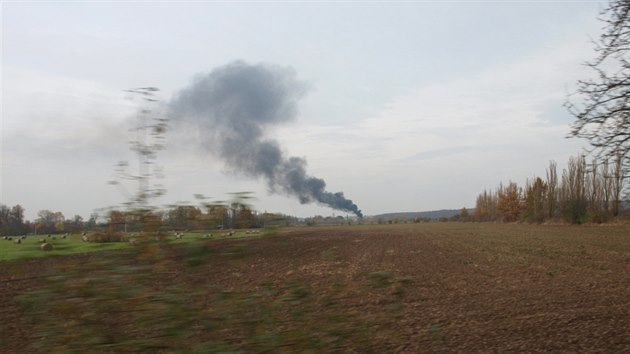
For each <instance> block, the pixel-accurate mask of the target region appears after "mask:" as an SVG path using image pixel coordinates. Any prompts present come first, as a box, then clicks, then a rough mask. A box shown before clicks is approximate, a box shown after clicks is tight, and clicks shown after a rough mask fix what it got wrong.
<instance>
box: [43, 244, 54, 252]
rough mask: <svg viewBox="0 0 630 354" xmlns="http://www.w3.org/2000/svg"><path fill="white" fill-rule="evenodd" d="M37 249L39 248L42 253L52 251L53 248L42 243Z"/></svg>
mask: <svg viewBox="0 0 630 354" xmlns="http://www.w3.org/2000/svg"><path fill="white" fill-rule="evenodd" d="M39 248H41V250H42V251H52V250H53V248H54V246H53V245H52V243H47V242H44V243H42V244H41V245H40V246H39Z"/></svg>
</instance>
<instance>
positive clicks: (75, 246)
mask: <svg viewBox="0 0 630 354" xmlns="http://www.w3.org/2000/svg"><path fill="white" fill-rule="evenodd" d="M207 233H210V232H187V233H184V237H182V238H181V239H176V238H175V237H174V236H173V235H171V234H169V236H167V237H166V241H168V242H169V243H173V244H187V243H191V242H196V241H201V240H206V241H207V240H208V238H206V237H205V236H204V235H206V234H207ZM224 233H225V232H216V231H214V232H213V233H212V234H213V239H223V238H226V237H225V236H221V235H222V234H224ZM131 234H132V233H130V235H131ZM260 235H261V234H260V233H257V234H253V233H246V232H245V231H239V232H235V233H234V234H233V235H231V236H229V238H241V237H253V236H260ZM16 239H20V241H21V243H20V244H16V243H15V242H14V241H15V240H16ZM40 240H46V242H47V243H50V244H52V245H53V247H54V248H53V250H51V251H43V250H42V249H41V248H40V245H41V242H40ZM129 247H131V245H130V244H129V243H128V242H102V243H97V242H84V241H83V240H82V238H81V234H68V235H67V236H66V237H65V238H63V234H51V235H50V237H48V235H29V236H27V237H26V238H25V239H21V238H20V236H11V240H4V239H0V262H2V261H9V260H17V259H28V258H39V257H51V256H63V255H69V254H77V253H88V252H99V251H111V250H119V249H126V248H129Z"/></svg>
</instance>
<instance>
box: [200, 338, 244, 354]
mask: <svg viewBox="0 0 630 354" xmlns="http://www.w3.org/2000/svg"><path fill="white" fill-rule="evenodd" d="M195 353H221V354H237V353H243V351H240V350H234V349H232V348H231V347H230V346H229V345H228V344H226V343H224V342H223V341H212V340H211V341H207V342H205V343H202V344H200V345H199V346H197V348H195Z"/></svg>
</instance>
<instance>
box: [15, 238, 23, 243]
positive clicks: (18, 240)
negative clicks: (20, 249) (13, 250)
mask: <svg viewBox="0 0 630 354" xmlns="http://www.w3.org/2000/svg"><path fill="white" fill-rule="evenodd" d="M13 242H15V243H16V244H18V243H22V239H19V238H18V239H17V240H15V241H13Z"/></svg>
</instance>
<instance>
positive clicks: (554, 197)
mask: <svg viewBox="0 0 630 354" xmlns="http://www.w3.org/2000/svg"><path fill="white" fill-rule="evenodd" d="M557 166H558V164H556V162H555V161H553V160H552V161H549V167H548V168H547V216H548V217H549V219H553V218H554V217H555V216H556V211H557V209H558V172H557Z"/></svg>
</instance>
